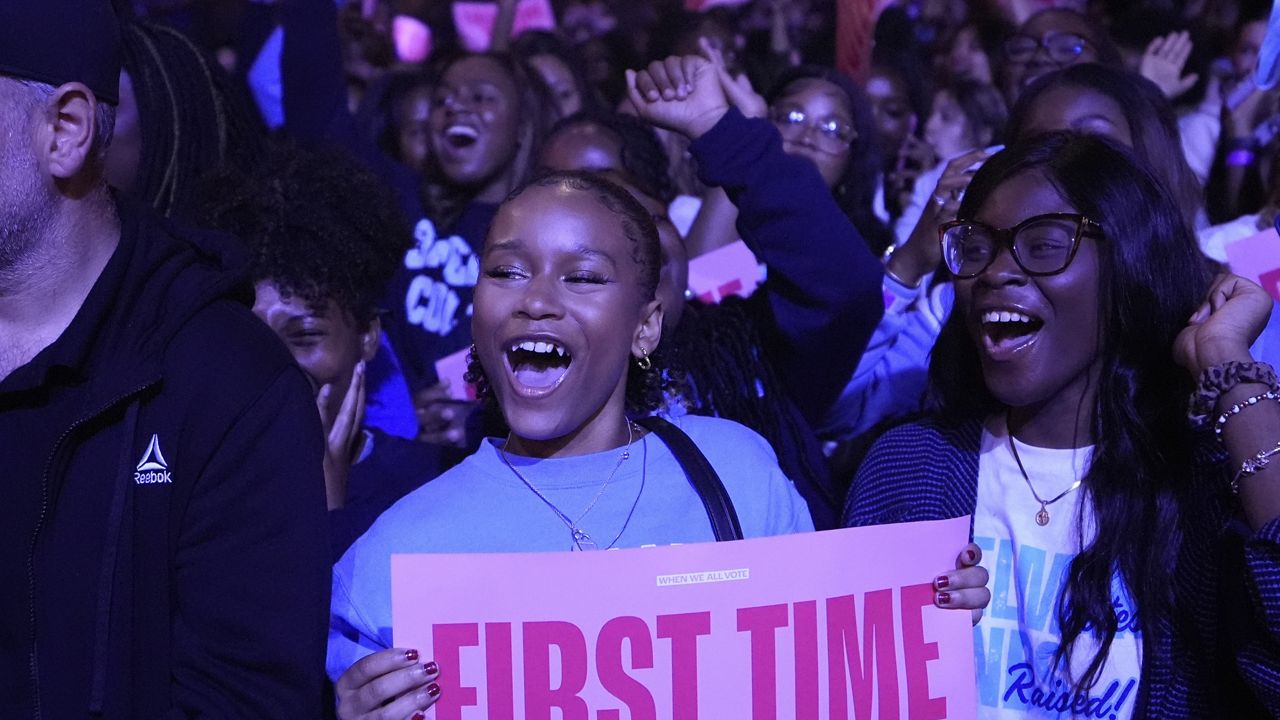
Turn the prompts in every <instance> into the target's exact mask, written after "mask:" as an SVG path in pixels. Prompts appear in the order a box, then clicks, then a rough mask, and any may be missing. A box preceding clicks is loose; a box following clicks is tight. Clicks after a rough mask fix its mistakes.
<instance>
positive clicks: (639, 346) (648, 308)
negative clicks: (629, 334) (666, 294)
mask: <svg viewBox="0 0 1280 720" xmlns="http://www.w3.org/2000/svg"><path fill="white" fill-rule="evenodd" d="M641 313H642V315H641V318H640V324H639V325H638V326H637V327H636V334H635V338H634V339H633V340H632V341H631V354H632V355H634V356H636V357H637V358H640V357H644V356H645V355H652V354H653V351H654V350H657V349H658V343H659V342H660V341H661V340H662V315H663V310H662V301H661V300H658V299H656V298H655V299H653V300H650V301H649V302H648V303H646V304H645V306H644V309H643V310H642V311H641Z"/></svg>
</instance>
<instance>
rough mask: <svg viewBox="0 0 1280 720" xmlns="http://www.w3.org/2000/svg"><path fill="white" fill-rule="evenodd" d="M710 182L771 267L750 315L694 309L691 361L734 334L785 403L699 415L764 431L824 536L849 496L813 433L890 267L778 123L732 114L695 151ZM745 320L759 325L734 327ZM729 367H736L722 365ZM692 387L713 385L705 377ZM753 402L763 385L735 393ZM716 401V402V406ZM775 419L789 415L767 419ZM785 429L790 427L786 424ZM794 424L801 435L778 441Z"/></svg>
mask: <svg viewBox="0 0 1280 720" xmlns="http://www.w3.org/2000/svg"><path fill="white" fill-rule="evenodd" d="M690 151H691V152H692V153H693V156H694V158H695V159H696V160H697V161H698V169H699V175H700V177H701V179H702V181H703V182H704V183H706V184H707V185H715V186H720V187H722V188H724V190H725V192H726V193H727V194H728V196H729V199H730V200H732V201H733V203H734V204H735V205H737V206H738V232H739V234H740V235H741V236H742V239H743V241H744V242H745V243H746V244H747V246H748V247H749V248H750V249H751V251H752V252H753V253H755V255H756V257H757V258H758V259H759V260H760V261H761V262H763V263H764V264H765V265H766V266H767V267H768V269H769V276H768V279H767V281H766V282H765V283H764V285H762V286H761V287H760V289H758V290H757V291H756V292H755V293H754V294H753V295H752V296H751V297H750V298H748V299H747V301H746V302H745V304H744V306H743V307H741V308H735V307H733V306H734V305H736V304H737V303H739V302H741V301H739V300H738V299H736V298H730V299H728V300H726V301H725V302H724V303H722V304H721V305H720V306H718V307H704V306H701V305H700V304H698V303H696V302H695V303H694V307H690V308H689V309H688V310H687V311H686V312H685V315H684V317H683V318H682V319H681V328H679V329H678V330H677V337H678V338H679V341H680V342H682V343H685V344H687V345H689V347H684V348H682V349H681V351H680V352H681V353H682V354H683V355H685V356H690V355H692V356H701V357H713V358H714V357H717V353H718V352H719V350H720V349H719V348H717V347H715V346H714V344H715V343H716V342H717V340H718V339H720V338H724V337H725V333H729V332H736V333H742V334H743V335H744V336H743V337H740V338H739V341H740V342H745V343H753V344H758V345H759V351H760V353H761V355H762V357H761V360H762V362H763V363H765V364H767V365H769V366H770V368H771V369H772V372H773V375H774V376H775V377H777V378H778V380H779V382H780V383H781V385H782V388H781V390H782V393H783V394H784V395H785V397H781V398H774V402H773V403H772V407H759V408H758V409H757V410H755V411H750V412H752V413H753V414H754V415H756V417H752V416H735V414H734V413H730V412H725V410H724V405H725V403H720V407H709V408H704V407H699V408H695V409H694V410H695V412H702V413H708V412H709V413H714V414H717V415H720V416H722V417H727V418H729V419H731V420H736V421H738V422H741V423H743V424H745V425H747V426H749V427H752V428H753V429H755V430H757V431H758V432H760V433H761V434H762V435H764V436H765V437H766V438H768V439H769V440H770V441H771V442H772V443H773V445H774V450H775V451H776V452H777V454H778V464H779V465H781V466H782V469H783V470H784V472H786V473H787V476H788V477H790V478H791V479H792V481H794V482H795V483H796V488H797V490H799V491H800V494H801V495H802V496H804V498H805V501H806V502H807V503H808V505H809V510H810V513H811V514H812V516H813V523H814V526H815V527H817V528H818V529H826V528H831V527H835V526H836V525H837V524H838V522H839V519H840V518H839V509H840V505H841V502H842V501H843V498H844V494H845V488H843V487H841V486H839V485H837V484H836V483H835V482H834V481H833V479H832V477H831V473H830V470H829V468H828V466H827V462H826V458H825V457H824V456H823V454H822V452H821V446H820V444H819V443H818V440H817V437H816V435H815V433H814V432H813V430H812V426H813V424H814V423H816V422H818V421H819V420H820V419H821V418H822V417H823V416H824V415H825V413H826V412H827V410H828V409H829V408H830V407H831V404H832V403H833V402H835V399H836V398H837V397H838V396H839V394H840V391H841V390H842V389H843V387H844V383H845V381H846V380H847V379H848V377H849V375H850V374H851V373H852V372H853V369H854V368H855V367H856V366H857V363H858V359H859V358H860V357H861V356H862V352H863V350H864V349H865V348H866V346H867V342H868V340H870V338H871V333H872V332H873V331H874V330H875V327H876V325H877V324H878V323H879V322H880V316H881V315H882V314H883V312H884V301H883V299H882V296H881V278H882V275H883V266H882V265H881V264H880V261H879V260H878V259H877V258H876V257H875V256H874V255H873V254H872V253H871V250H870V248H869V247H868V246H867V243H866V242H865V241H864V240H863V238H862V236H861V235H860V234H859V233H858V231H857V229H855V228H854V226H853V224H852V223H851V222H850V221H849V219H848V217H847V216H846V215H845V214H844V213H843V212H842V211H841V210H840V207H839V206H838V205H837V204H836V202H835V199H834V198H833V197H832V196H831V192H830V191H829V190H828V189H827V187H826V184H825V183H824V182H823V180H822V177H821V176H820V175H819V174H818V170H817V168H815V167H814V166H813V164H812V163H811V162H809V161H808V160H806V159H804V158H799V157H793V156H791V155H788V154H787V153H786V152H785V151H784V150H783V148H782V138H781V136H780V135H779V134H778V131H777V129H776V128H774V127H773V124H772V123H770V122H768V121H766V120H761V119H748V118H746V117H743V115H742V114H741V113H740V112H738V111H737V110H736V109H730V110H729V111H728V112H727V113H726V114H725V115H724V117H723V118H721V119H720V121H719V122H717V123H716V125H715V126H714V127H712V128H711V129H710V130H709V131H707V132H706V133H705V134H704V135H703V136H702V137H700V138H698V139H697V140H696V141H694V142H693V144H692V145H691V146H690ZM734 316H738V317H745V318H746V319H747V321H748V322H749V324H750V327H748V328H744V327H742V324H741V323H737V322H735V321H734V320H733V317H734ZM725 361H726V362H732V361H733V360H732V359H730V358H725ZM691 379H692V381H693V383H694V384H695V385H699V384H701V385H703V386H706V385H707V384H708V383H707V378H701V379H700V378H699V377H697V376H696V375H695V376H694V377H692V378H691ZM738 392H740V393H744V394H745V395H747V396H749V399H748V401H747V402H746V403H735V405H738V406H741V405H743V404H746V405H748V406H749V405H751V404H753V403H752V401H754V400H756V399H757V394H758V392H759V390H758V388H757V387H756V386H754V384H752V386H749V387H742V388H738ZM713 402H714V400H713ZM768 412H775V413H781V414H784V415H786V418H761V417H758V416H759V415H762V414H764V413H768ZM780 420H783V421H782V422H780ZM762 424H763V425H773V426H775V427H783V426H787V425H789V426H790V427H792V428H794V429H796V430H797V432H792V433H788V432H781V431H779V432H770V430H769V428H768V427H764V426H762Z"/></svg>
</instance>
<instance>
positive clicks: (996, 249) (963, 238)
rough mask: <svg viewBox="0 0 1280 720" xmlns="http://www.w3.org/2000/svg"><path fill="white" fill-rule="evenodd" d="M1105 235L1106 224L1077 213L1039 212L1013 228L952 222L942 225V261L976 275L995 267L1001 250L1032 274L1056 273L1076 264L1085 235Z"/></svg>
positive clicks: (952, 268)
mask: <svg viewBox="0 0 1280 720" xmlns="http://www.w3.org/2000/svg"><path fill="white" fill-rule="evenodd" d="M1086 236H1088V237H1101V236H1102V226H1101V225H1099V224H1098V223H1096V222H1094V221H1092V220H1090V219H1089V218H1087V217H1085V216H1084V215H1079V214H1076V213H1048V214H1045V215H1034V216H1032V217H1029V218H1027V219H1026V220H1023V221H1022V222H1020V223H1018V224H1017V225H1014V226H1013V227H1011V228H1007V229H1001V228H993V227H991V226H990V225H987V224H986V223H980V222H978V221H976V220H952V221H951V222H949V223H943V224H942V225H941V226H940V227H939V228H938V239H939V241H940V242H941V243H942V260H943V262H945V263H946V265H947V269H948V270H950V271H951V274H952V275H954V276H956V277H957V278H961V279H968V278H974V277H977V276H978V275H980V274H982V271H983V270H986V269H987V268H988V267H991V263H993V262H995V259H996V256H997V255H999V254H1000V248H1001V247H1005V248H1008V249H1009V253H1010V254H1011V255H1013V261H1014V262H1016V263H1017V264H1018V267H1020V268H1022V271H1023V272H1025V273H1026V274H1028V275H1057V274H1058V273H1060V272H1062V271H1063V270H1066V269H1067V266H1068V265H1070V264H1071V260H1072V259H1073V258H1074V257H1075V256H1076V250H1078V249H1080V238H1082V237H1086Z"/></svg>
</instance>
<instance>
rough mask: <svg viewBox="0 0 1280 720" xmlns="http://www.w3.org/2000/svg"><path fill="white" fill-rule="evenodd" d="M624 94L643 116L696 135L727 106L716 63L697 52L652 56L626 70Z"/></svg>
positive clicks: (716, 118) (711, 123) (718, 118)
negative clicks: (641, 67)
mask: <svg viewBox="0 0 1280 720" xmlns="http://www.w3.org/2000/svg"><path fill="white" fill-rule="evenodd" d="M627 97H628V98H629V99H630V100H631V104H632V105H634V106H635V108H636V114H637V115H639V116H640V117H641V118H642V119H643V120H646V121H648V122H649V123H652V124H653V125H657V126H658V127H663V128H666V129H668V130H674V131H675V132H678V133H680V134H682V135H684V136H685V137H688V138H690V139H696V138H699V137H701V136H702V134H703V133H705V132H706V131H708V130H710V129H711V128H712V126H714V125H715V124H716V123H717V122H719V121H720V118H722V117H724V114H725V112H727V111H728V110H729V101H728V99H727V98H726V97H725V94H724V88H722V87H721V86H720V77H719V76H718V74H717V73H716V69H715V66H714V65H712V64H711V63H710V62H708V61H707V60H706V58H702V57H699V56H697V55H686V56H683V57H680V56H676V55H673V56H671V57H669V58H667V59H665V60H655V61H653V62H651V63H649V67H647V68H645V69H644V70H640V71H638V72H637V71H635V70H628V71H627Z"/></svg>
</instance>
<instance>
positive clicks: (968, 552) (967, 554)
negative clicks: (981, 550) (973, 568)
mask: <svg viewBox="0 0 1280 720" xmlns="http://www.w3.org/2000/svg"><path fill="white" fill-rule="evenodd" d="M964 556H965V557H966V558H968V560H969V562H973V561H974V560H977V559H978V553H977V552H976V551H974V550H965V551H964Z"/></svg>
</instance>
